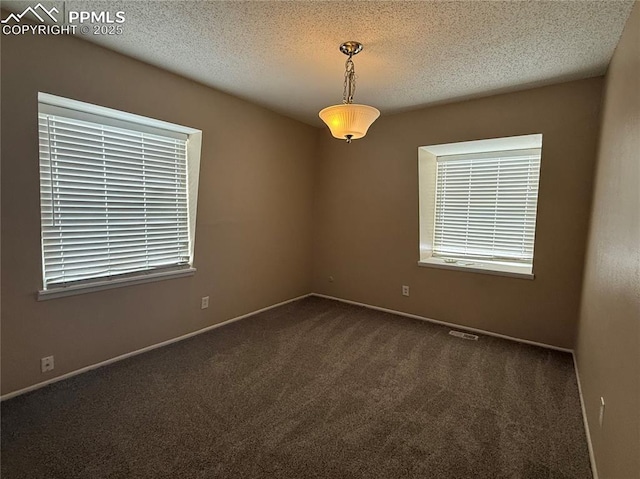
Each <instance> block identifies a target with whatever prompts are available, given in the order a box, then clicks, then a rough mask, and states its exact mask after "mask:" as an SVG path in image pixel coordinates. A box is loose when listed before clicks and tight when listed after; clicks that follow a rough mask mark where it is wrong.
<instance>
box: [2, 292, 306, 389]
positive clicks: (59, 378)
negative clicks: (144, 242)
mask: <svg viewBox="0 0 640 479" xmlns="http://www.w3.org/2000/svg"><path fill="white" fill-rule="evenodd" d="M308 296H311V294H304V295H302V296H298V297H297V298H292V299H288V300H286V301H282V302H280V303H277V304H273V305H271V306H267V307H266V308H262V309H258V310H257V311H252V312H251V313H247V314H243V315H242V316H237V317H235V318H231V319H227V320H226V321H222V322H220V323H216V324H213V325H211V326H207V327H206V328H202V329H198V330H197V331H193V332H191V333H187V334H184V335H182V336H178V337H177V338H172V339H168V340H166V341H162V342H161V343H157V344H152V345H151V346H147V347H144V348H142V349H137V350H135V351H131V352H129V353H125V354H121V355H120V356H116V357H114V358H111V359H107V360H105V361H100V362H99V363H95V364H91V365H89V366H85V367H83V368H80V369H76V370H74V371H71V372H68V373H65V374H62V375H61V376H57V377H55V378H51V379H48V380H46V381H42V382H41V383H37V384H33V385H31V386H28V387H26V388H23V389H18V390H17V391H13V392H10V393H7V394H4V395H3V396H0V401H4V400H6V399H11V398H14V397H16V396H20V395H21V394H25V393H28V392H31V391H35V390H36V389H40V388H43V387H45V386H48V385H49V384H53V383H57V382H58V381H62V380H64V379H68V378H71V377H73V376H77V375H78V374H82V373H86V372H87V371H91V370H93V369H97V368H101V367H102V366H107V365H109V364H113V363H115V362H117V361H122V360H123V359H127V358H130V357H132V356H137V355H138V354H142V353H146V352H147V351H151V350H153V349H157V348H161V347H163V346H168V345H169V344H172V343H177V342H178V341H182V340H184V339H188V338H191V337H193V336H197V335H199V334H202V333H206V332H207V331H211V330H212V329H216V328H219V327H221V326H225V325H227V324H230V323H234V322H236V321H239V320H241V319H244V318H248V317H249V316H254V315H256V314H259V313H263V312H265V311H268V310H270V309H273V308H277V307H278V306H283V305H285V304H287V303H292V302H294V301H298V300H299V299H303V298H306V297H308Z"/></svg>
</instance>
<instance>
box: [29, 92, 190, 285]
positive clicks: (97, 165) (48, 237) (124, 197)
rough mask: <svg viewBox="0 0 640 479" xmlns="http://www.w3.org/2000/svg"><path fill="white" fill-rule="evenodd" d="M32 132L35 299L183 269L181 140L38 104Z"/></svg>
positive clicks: (185, 203) (185, 214) (185, 197)
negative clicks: (35, 142)
mask: <svg viewBox="0 0 640 479" xmlns="http://www.w3.org/2000/svg"><path fill="white" fill-rule="evenodd" d="M98 108H100V107H98ZM38 123H39V128H38V133H39V140H40V141H39V145H40V201H41V223H42V255H43V279H44V280H43V283H44V289H45V290H47V289H51V288H56V287H64V286H69V285H76V284H81V283H82V284H84V283H86V282H93V281H96V280H108V279H112V278H126V277H129V276H135V275H136V274H149V272H162V271H170V270H173V269H182V268H188V267H189V266H190V263H191V257H192V245H191V241H190V238H191V236H190V221H189V220H190V218H189V188H188V171H189V170H188V167H187V151H188V150H187V142H188V135H187V134H185V133H181V132H176V131H170V130H163V129H161V128H154V127H149V126H148V125H144V124H140V123H136V122H130V121H123V120H119V119H113V118H107V117H104V118H101V117H100V115H96V114H94V113H87V112H79V111H77V110H72V109H65V108H58V107H51V106H50V105H46V104H40V105H39V114H38Z"/></svg>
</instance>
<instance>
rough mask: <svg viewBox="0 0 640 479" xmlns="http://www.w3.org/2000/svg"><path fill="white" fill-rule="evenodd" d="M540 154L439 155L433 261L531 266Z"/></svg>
mask: <svg viewBox="0 0 640 479" xmlns="http://www.w3.org/2000/svg"><path fill="white" fill-rule="evenodd" d="M539 175H540V149H528V150H515V151H500V152H485V153H475V154H465V155H456V156H454V155H449V156H439V157H437V160H436V182H435V187H436V192H435V224H434V228H433V256H434V257H445V258H446V257H449V258H462V259H472V260H480V261H482V260H484V261H507V262H514V263H523V264H529V265H530V264H531V263H532V261H533V248H534V236H535V227H536V208H537V202H538V182H539Z"/></svg>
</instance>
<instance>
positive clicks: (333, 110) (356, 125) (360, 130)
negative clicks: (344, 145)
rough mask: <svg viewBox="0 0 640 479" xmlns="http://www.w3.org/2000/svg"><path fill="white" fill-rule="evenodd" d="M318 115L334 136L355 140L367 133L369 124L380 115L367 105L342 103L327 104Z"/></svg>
mask: <svg viewBox="0 0 640 479" xmlns="http://www.w3.org/2000/svg"><path fill="white" fill-rule="evenodd" d="M319 115H320V118H321V119H322V121H324V122H325V123H326V124H327V126H328V127H329V130H331V134H332V135H333V136H334V137H336V138H339V139H341V140H344V139H353V140H357V139H358V138H362V137H363V136H364V135H366V134H367V130H368V129H369V127H370V126H371V124H372V123H373V122H374V121H376V119H377V118H378V117H379V116H380V111H378V109H377V108H374V107H372V106H368V105H358V104H356V103H347V104H344V103H343V104H342V105H333V106H328V107H327V108H325V109H323V110H322V111H320V113H319ZM349 135H351V136H349Z"/></svg>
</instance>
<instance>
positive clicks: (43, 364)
mask: <svg viewBox="0 0 640 479" xmlns="http://www.w3.org/2000/svg"><path fill="white" fill-rule="evenodd" d="M40 369H41V370H42V372H43V373H46V372H47V371H53V356H47V357H45V358H42V359H40Z"/></svg>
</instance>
